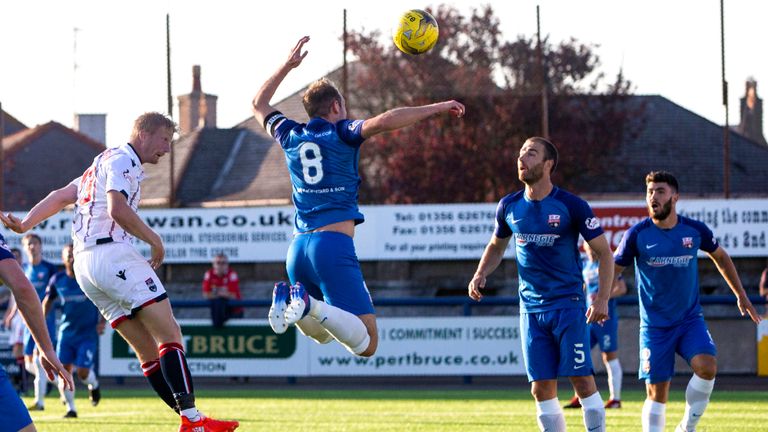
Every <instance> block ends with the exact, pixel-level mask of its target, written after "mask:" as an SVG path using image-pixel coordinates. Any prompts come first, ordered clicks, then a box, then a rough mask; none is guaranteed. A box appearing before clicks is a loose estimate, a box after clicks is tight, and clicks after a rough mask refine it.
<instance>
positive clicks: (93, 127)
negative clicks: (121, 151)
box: [75, 114, 107, 145]
mask: <svg viewBox="0 0 768 432" xmlns="http://www.w3.org/2000/svg"><path fill="white" fill-rule="evenodd" d="M75 130H76V131H78V132H80V133H81V134H83V135H85V136H87V137H88V138H91V139H93V140H95V141H98V142H100V143H102V144H104V145H107V115H106V114H75Z"/></svg>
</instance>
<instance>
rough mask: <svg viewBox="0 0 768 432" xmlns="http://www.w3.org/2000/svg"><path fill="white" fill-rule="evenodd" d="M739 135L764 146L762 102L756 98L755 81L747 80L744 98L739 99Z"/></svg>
mask: <svg viewBox="0 0 768 432" xmlns="http://www.w3.org/2000/svg"><path fill="white" fill-rule="evenodd" d="M737 130H738V131H739V133H740V134H742V135H744V136H745V137H747V138H749V139H751V140H752V141H755V142H758V143H760V144H766V141H765V137H764V136H763V100H762V99H760V97H758V96H757V81H755V79H754V78H752V77H750V78H747V84H746V90H745V92H744V97H743V98H741V123H739V127H738V128H737Z"/></svg>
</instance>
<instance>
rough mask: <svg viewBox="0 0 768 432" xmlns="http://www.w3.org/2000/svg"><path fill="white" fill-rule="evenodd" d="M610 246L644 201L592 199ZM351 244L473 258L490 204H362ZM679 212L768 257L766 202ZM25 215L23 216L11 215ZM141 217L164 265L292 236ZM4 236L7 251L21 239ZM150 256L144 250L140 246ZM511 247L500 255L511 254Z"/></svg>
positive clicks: (697, 203)
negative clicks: (161, 250)
mask: <svg viewBox="0 0 768 432" xmlns="http://www.w3.org/2000/svg"><path fill="white" fill-rule="evenodd" d="M591 205H592V207H593V209H594V211H595V214H596V216H597V217H599V218H600V221H601V224H602V226H603V228H604V229H605V230H606V233H607V236H608V240H609V242H610V244H611V246H612V247H616V246H617V245H618V243H619V240H620V239H621V236H622V235H623V233H624V231H626V230H627V229H628V228H629V227H630V226H632V225H633V224H635V223H637V222H639V221H640V220H642V219H643V218H644V217H646V210H645V207H644V203H643V202H642V201H595V202H592V203H591ZM361 210H362V212H363V213H364V214H365V216H366V221H365V223H363V224H361V225H358V227H357V234H356V235H355V246H356V248H357V255H358V258H359V259H360V260H362V261H374V260H457V259H471V260H474V259H479V258H480V256H481V255H482V253H483V249H484V248H485V245H486V244H487V243H488V240H489V239H490V237H491V235H492V234H493V230H494V226H495V225H494V221H495V212H496V204H494V203H480V204H433V205H388V206H361ZM678 211H679V212H680V213H681V214H683V215H687V216H690V217H692V218H694V219H698V220H701V221H703V222H705V223H706V224H707V225H709V227H710V228H711V229H712V230H713V231H714V233H715V236H716V237H717V239H718V240H719V241H720V244H721V245H722V246H723V247H725V248H726V250H727V251H728V253H729V254H730V255H731V256H733V257H755V256H768V243H767V242H766V237H767V236H768V200H759V199H750V200H746V199H745V200H741V199H740V200H681V201H679V203H678ZM17 215H19V216H23V214H22V213H17ZM140 215H141V217H142V218H143V219H144V221H146V222H147V224H148V225H149V226H150V227H151V228H152V229H154V230H156V231H157V232H158V233H159V234H160V235H161V236H162V238H163V241H164V242H165V247H166V257H165V262H166V263H171V264H173V263H203V262H205V263H207V262H210V260H211V258H212V257H213V256H214V255H216V254H217V253H220V252H223V253H225V254H227V255H228V256H229V258H230V260H231V261H233V262H281V261H284V260H285V254H286V251H287V250H288V245H289V243H290V240H291V238H292V235H293V234H292V233H293V209H292V208H291V207H247V208H220V209H212V208H197V209H141V210H140ZM70 217H71V213H70V212H62V213H59V214H57V215H55V216H53V217H51V218H50V219H49V220H47V221H45V222H43V224H41V225H40V226H38V227H37V228H35V231H34V232H36V233H37V234H39V235H40V236H42V238H43V244H44V249H43V253H44V256H45V258H46V259H48V260H49V261H51V262H54V263H60V262H61V257H60V250H61V247H62V246H63V245H65V244H66V243H69V242H70V241H71V240H70V236H69V227H70ZM3 235H4V236H5V237H6V240H7V242H8V244H9V246H11V247H13V246H19V244H20V238H21V237H20V236H19V235H16V234H14V233H11V232H9V231H7V230H6V231H4V233H3ZM138 247H139V250H141V252H142V253H143V254H144V255H145V256H149V248H148V247H147V246H146V245H145V244H143V243H141V242H139V244H138ZM513 249H514V248H513V247H510V248H509V249H507V252H506V256H507V257H513V255H514V253H513Z"/></svg>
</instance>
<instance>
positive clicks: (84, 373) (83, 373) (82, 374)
mask: <svg viewBox="0 0 768 432" xmlns="http://www.w3.org/2000/svg"><path fill="white" fill-rule="evenodd" d="M89 372H90V369H85V368H78V369H77V377H78V378H80V381H85V380H87V379H88V373H89Z"/></svg>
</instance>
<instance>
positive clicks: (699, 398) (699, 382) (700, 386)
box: [680, 374, 715, 431]
mask: <svg viewBox="0 0 768 432" xmlns="http://www.w3.org/2000/svg"><path fill="white" fill-rule="evenodd" d="M713 388H715V380H714V379H711V380H705V379H704V378H701V377H699V376H698V375H696V374H693V376H692V377H691V380H690V381H688V387H687V388H686V389H685V413H684V414H683V421H682V422H680V426H681V427H682V429H683V430H685V431H694V430H696V425H697V424H699V420H701V416H702V415H703V414H704V410H705V409H707V404H709V396H710V395H712V389H713Z"/></svg>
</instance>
